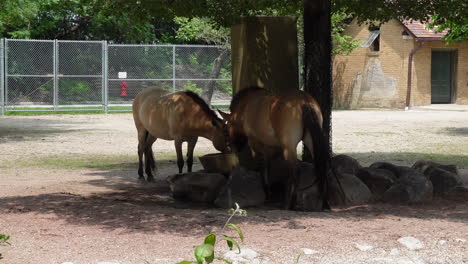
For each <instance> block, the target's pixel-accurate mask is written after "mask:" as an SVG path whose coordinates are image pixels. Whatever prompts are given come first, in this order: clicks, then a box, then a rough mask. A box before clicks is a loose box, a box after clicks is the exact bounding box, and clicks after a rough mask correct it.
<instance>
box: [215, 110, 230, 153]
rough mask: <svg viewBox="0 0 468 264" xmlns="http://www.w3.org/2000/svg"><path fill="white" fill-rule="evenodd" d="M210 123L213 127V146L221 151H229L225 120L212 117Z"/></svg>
mask: <svg viewBox="0 0 468 264" xmlns="http://www.w3.org/2000/svg"><path fill="white" fill-rule="evenodd" d="M212 123H213V126H214V128H215V129H214V131H213V136H212V141H213V146H214V147H215V149H217V150H219V151H221V152H222V153H226V152H231V144H230V140H229V134H228V130H227V125H226V122H224V121H223V120H222V119H219V118H214V119H213V120H212Z"/></svg>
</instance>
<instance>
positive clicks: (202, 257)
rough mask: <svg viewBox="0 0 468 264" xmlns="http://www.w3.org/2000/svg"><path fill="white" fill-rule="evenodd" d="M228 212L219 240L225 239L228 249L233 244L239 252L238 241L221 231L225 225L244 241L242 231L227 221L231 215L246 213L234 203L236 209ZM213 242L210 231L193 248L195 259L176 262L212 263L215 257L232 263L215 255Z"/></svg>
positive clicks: (214, 235) (179, 263) (213, 237)
mask: <svg viewBox="0 0 468 264" xmlns="http://www.w3.org/2000/svg"><path fill="white" fill-rule="evenodd" d="M229 213H230V214H231V216H230V217H229V218H228V220H227V221H226V223H225V224H224V226H223V229H221V232H220V233H221V234H222V238H221V240H225V241H226V243H227V246H228V247H229V249H230V250H232V248H233V247H234V246H235V247H236V248H237V249H238V250H239V253H240V251H241V248H240V246H239V243H238V242H237V241H236V240H235V239H234V238H232V237H230V236H228V235H225V234H223V233H224V230H225V229H226V228H227V227H231V228H232V229H234V230H235V231H236V232H237V234H238V235H239V238H240V240H241V241H244V234H242V231H241V230H240V228H239V227H238V226H236V225H235V224H231V223H229V222H230V221H231V219H232V217H234V215H236V214H238V215H242V216H245V215H247V212H246V211H245V210H243V209H240V207H239V205H238V204H237V203H236V209H230V210H229ZM215 244H216V233H210V234H209V235H207V236H206V237H205V240H204V241H203V244H201V245H199V246H198V247H196V248H195V252H194V254H195V259H196V261H188V260H184V261H181V262H178V263H177V264H191V263H197V264H204V263H212V262H213V261H214V260H215V259H217V260H220V261H224V262H225V263H228V264H232V262H230V261H229V260H227V259H224V258H221V257H216V256H215Z"/></svg>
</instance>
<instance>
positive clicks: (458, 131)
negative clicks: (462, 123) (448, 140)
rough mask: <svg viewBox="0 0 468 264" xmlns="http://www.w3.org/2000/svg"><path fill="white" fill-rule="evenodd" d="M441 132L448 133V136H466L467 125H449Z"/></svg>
mask: <svg viewBox="0 0 468 264" xmlns="http://www.w3.org/2000/svg"><path fill="white" fill-rule="evenodd" d="M440 133H441V134H448V135H450V136H465V137H468V127H449V128H446V129H443V130H442V131H441V132H440Z"/></svg>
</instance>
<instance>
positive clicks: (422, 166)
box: [411, 160, 459, 175]
mask: <svg viewBox="0 0 468 264" xmlns="http://www.w3.org/2000/svg"><path fill="white" fill-rule="evenodd" d="M411 168H413V169H415V170H417V171H419V172H421V173H423V174H426V173H425V171H426V170H427V169H429V168H439V169H443V170H446V171H449V172H451V173H454V174H457V175H459V172H458V169H457V166H455V165H443V164H439V163H436V162H433V161H428V160H418V161H416V162H415V163H414V164H413V166H412V167H411Z"/></svg>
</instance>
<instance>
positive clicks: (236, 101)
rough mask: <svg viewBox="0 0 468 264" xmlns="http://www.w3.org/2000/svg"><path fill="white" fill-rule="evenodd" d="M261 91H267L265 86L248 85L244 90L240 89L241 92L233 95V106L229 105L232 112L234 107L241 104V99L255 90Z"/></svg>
mask: <svg viewBox="0 0 468 264" xmlns="http://www.w3.org/2000/svg"><path fill="white" fill-rule="evenodd" d="M259 91H267V90H265V89H263V88H260V87H258V86H250V87H247V88H244V89H242V90H240V91H239V92H237V93H236V94H235V95H234V96H233V97H232V100H231V106H230V107H229V110H231V112H232V111H233V110H234V108H236V107H237V105H239V103H240V101H241V100H242V98H244V97H246V96H248V95H250V94H252V93H255V92H259Z"/></svg>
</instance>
